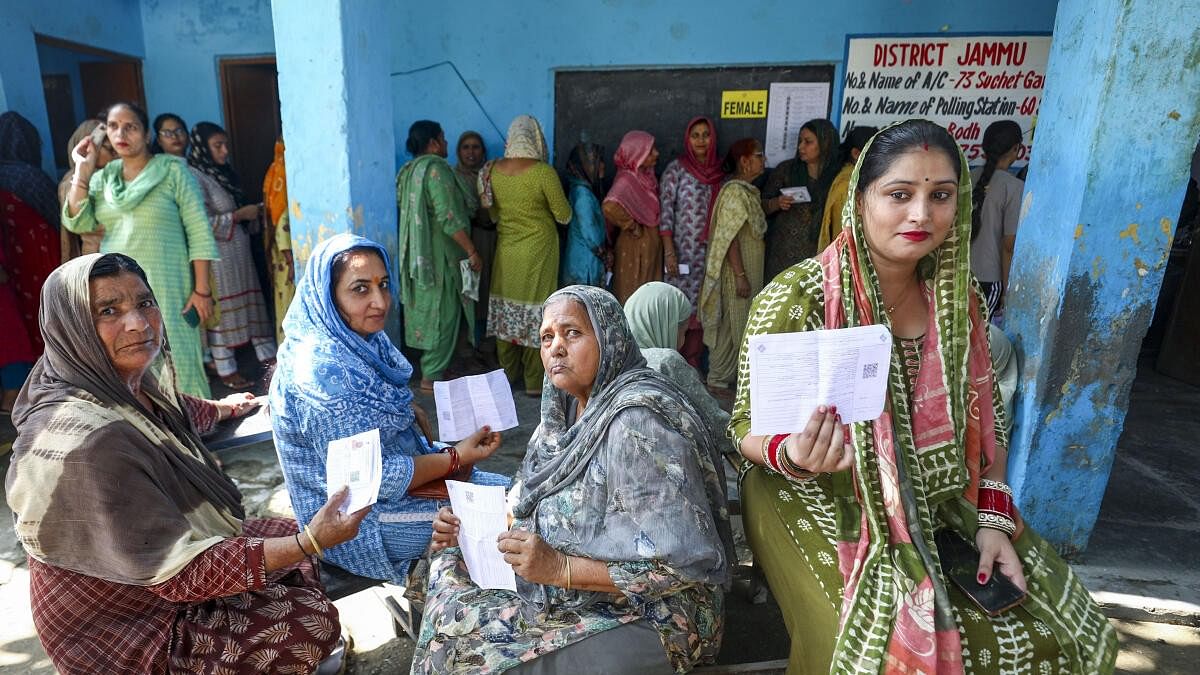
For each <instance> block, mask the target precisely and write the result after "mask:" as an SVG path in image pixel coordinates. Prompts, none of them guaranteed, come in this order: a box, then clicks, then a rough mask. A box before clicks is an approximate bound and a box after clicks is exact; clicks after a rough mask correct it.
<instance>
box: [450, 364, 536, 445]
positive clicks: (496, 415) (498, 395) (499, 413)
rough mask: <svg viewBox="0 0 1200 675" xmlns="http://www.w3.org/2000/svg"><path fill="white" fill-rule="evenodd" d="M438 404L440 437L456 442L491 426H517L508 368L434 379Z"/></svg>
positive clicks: (505, 427) (496, 427)
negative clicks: (506, 374)
mask: <svg viewBox="0 0 1200 675" xmlns="http://www.w3.org/2000/svg"><path fill="white" fill-rule="evenodd" d="M433 402H434V404H435V405H436V406H437V418H438V440H440V441H441V442H443V443H455V442H457V441H461V440H462V439H464V438H466V437H467V436H470V435H471V434H473V433H475V431H476V430H478V429H479V428H480V427H484V426H488V427H491V428H492V431H504V430H505V429H512V428H513V427H515V426H517V406H516V403H514V402H513V396H512V387H511V386H510V385H509V384H508V378H507V377H505V375H504V371H503V370H500V369H497V370H493V371H492V372H490V373H487V374H484V375H467V376H466V377H460V378H458V379H455V380H450V381H448V382H434V383H433Z"/></svg>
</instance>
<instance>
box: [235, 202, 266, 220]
mask: <svg viewBox="0 0 1200 675" xmlns="http://www.w3.org/2000/svg"><path fill="white" fill-rule="evenodd" d="M260 209H262V204H247V205H245V206H243V207H242V208H240V209H238V210H237V211H234V212H233V220H234V222H237V223H240V222H241V221H243V220H256V219H257V218H258V214H259V213H260Z"/></svg>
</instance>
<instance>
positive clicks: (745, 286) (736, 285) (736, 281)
mask: <svg viewBox="0 0 1200 675" xmlns="http://www.w3.org/2000/svg"><path fill="white" fill-rule="evenodd" d="M733 292H734V293H737V296H738V297H739V298H748V297H750V280H749V279H748V278H746V274H745V273H742V274H735V275H734V276H733Z"/></svg>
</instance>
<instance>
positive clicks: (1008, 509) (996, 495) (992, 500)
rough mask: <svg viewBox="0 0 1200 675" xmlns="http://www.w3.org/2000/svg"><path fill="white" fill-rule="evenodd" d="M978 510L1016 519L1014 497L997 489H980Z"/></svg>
mask: <svg viewBox="0 0 1200 675" xmlns="http://www.w3.org/2000/svg"><path fill="white" fill-rule="evenodd" d="M978 510H980V511H991V512H992V513H998V514H1000V515H1002V516H1005V517H1007V518H1010V519H1014V518H1013V514H1014V512H1015V509H1014V508H1013V499H1012V495H1009V494H1006V493H1005V492H1003V491H1001V490H998V489H996V488H980V489H979V506H978ZM1014 520H1015V519H1014Z"/></svg>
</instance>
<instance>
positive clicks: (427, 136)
mask: <svg viewBox="0 0 1200 675" xmlns="http://www.w3.org/2000/svg"><path fill="white" fill-rule="evenodd" d="M442 133H443V132H442V125H440V124H438V123H437V122H434V121H433V120H417V121H416V122H413V123H412V126H411V127H409V128H408V140H407V141H405V142H404V149H405V150H408V154H410V155H412V156H413V157H416V156H418V155H423V154H425V148H428V147H429V142H430V141H433V140H436V139H437V137H438V136H441V135H442Z"/></svg>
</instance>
